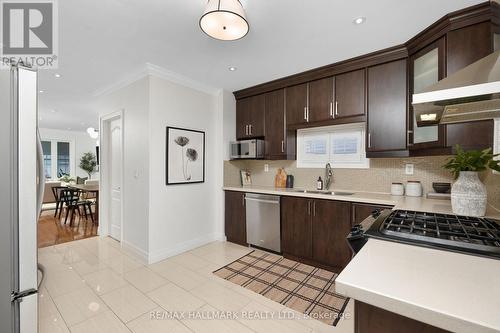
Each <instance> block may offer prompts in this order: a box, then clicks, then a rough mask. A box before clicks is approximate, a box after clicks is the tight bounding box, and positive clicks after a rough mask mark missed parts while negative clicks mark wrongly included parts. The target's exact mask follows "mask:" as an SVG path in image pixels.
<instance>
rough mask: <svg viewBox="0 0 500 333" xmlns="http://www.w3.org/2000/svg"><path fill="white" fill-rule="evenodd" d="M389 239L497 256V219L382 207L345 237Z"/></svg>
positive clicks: (499, 226)
mask: <svg viewBox="0 0 500 333" xmlns="http://www.w3.org/2000/svg"><path fill="white" fill-rule="evenodd" d="M350 237H351V238H353V239H357V240H358V241H359V240H360V239H361V238H363V239H365V242H366V237H372V238H378V239H383V240H391V241H396V242H401V243H407V244H414V245H420V246H426V247H432V248H438V249H443V250H449V251H457V252H463V253H467V254H475V255H481V256H486V257H492V258H497V259H500V222H499V221H496V220H493V219H488V218H479V217H468V216H459V215H450V214H437V213H427V212H416V211H409V210H385V211H383V212H382V213H380V214H379V215H378V217H376V219H375V221H374V222H373V224H372V225H371V226H370V227H369V228H368V229H367V230H366V231H365V232H363V230H362V228H361V227H360V226H357V227H354V228H353V230H352V231H351V234H350V235H349V237H348V239H349V238H350Z"/></svg>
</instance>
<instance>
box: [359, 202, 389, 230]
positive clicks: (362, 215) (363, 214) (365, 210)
mask: <svg viewBox="0 0 500 333" xmlns="http://www.w3.org/2000/svg"><path fill="white" fill-rule="evenodd" d="M391 208H392V207H389V206H380V205H369V204H357V203H353V204H352V225H353V226H354V225H356V224H360V223H361V222H363V221H364V220H365V219H366V218H367V217H368V216H370V215H371V214H372V213H373V212H374V211H375V210H379V211H382V210H384V209H391Z"/></svg>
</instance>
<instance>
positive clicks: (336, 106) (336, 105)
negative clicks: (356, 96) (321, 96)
mask: <svg viewBox="0 0 500 333" xmlns="http://www.w3.org/2000/svg"><path fill="white" fill-rule="evenodd" d="M338 115H339V102H338V101H335V116H338Z"/></svg>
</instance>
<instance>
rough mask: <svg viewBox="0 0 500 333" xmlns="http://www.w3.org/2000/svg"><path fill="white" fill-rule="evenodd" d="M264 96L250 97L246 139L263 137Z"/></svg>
mask: <svg viewBox="0 0 500 333" xmlns="http://www.w3.org/2000/svg"><path fill="white" fill-rule="evenodd" d="M265 110H266V95H265V94H261V95H256V96H252V97H250V109H249V110H248V118H249V121H248V125H249V129H248V132H249V134H248V137H250V138H258V137H263V136H264V130H265V123H264V121H265V114H266V112H265Z"/></svg>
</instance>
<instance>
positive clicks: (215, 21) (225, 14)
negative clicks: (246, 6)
mask: <svg viewBox="0 0 500 333" xmlns="http://www.w3.org/2000/svg"><path fill="white" fill-rule="evenodd" d="M200 27H201V30H203V32H205V33H206V34H207V35H209V36H210V37H213V38H215V39H219V40H236V39H240V38H243V37H245V35H246V34H247V33H248V30H249V26H248V22H247V19H246V16H245V11H244V10H243V7H242V6H241V3H240V2H239V1H238V0H208V3H207V6H206V8H205V12H204V13H203V15H202V16H201V18H200Z"/></svg>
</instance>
